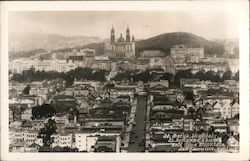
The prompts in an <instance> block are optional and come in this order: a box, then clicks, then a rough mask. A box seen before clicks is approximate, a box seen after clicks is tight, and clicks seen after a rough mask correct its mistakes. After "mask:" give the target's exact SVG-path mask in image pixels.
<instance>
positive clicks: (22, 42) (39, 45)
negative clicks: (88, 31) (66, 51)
mask: <svg viewBox="0 0 250 161" xmlns="http://www.w3.org/2000/svg"><path fill="white" fill-rule="evenodd" d="M100 41H101V40H100V38H99V37H91V36H62V35H56V34H48V33H10V35H9V51H11V52H19V51H30V50H37V49H43V50H47V51H50V50H52V49H53V50H55V49H61V48H68V47H69V48H70V47H75V46H80V45H85V44H89V43H93V42H100Z"/></svg>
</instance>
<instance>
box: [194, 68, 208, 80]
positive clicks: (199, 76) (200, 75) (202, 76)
mask: <svg viewBox="0 0 250 161" xmlns="http://www.w3.org/2000/svg"><path fill="white" fill-rule="evenodd" d="M194 77H195V78H197V79H199V80H206V76H205V72H204V70H200V71H198V72H197V73H195V74H194Z"/></svg>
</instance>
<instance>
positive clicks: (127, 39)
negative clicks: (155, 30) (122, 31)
mask: <svg viewBox="0 0 250 161" xmlns="http://www.w3.org/2000/svg"><path fill="white" fill-rule="evenodd" d="M126 42H130V31H129V28H128V26H127V29H126Z"/></svg>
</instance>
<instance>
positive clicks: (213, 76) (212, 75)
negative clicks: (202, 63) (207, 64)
mask: <svg viewBox="0 0 250 161" xmlns="http://www.w3.org/2000/svg"><path fill="white" fill-rule="evenodd" d="M205 80H209V81H212V82H219V81H220V75H219V74H218V73H216V72H214V71H207V72H206V73H205Z"/></svg>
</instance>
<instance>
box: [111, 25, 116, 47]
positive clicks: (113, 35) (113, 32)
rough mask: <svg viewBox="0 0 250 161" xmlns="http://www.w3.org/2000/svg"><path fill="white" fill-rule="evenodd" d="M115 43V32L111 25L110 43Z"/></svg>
mask: <svg viewBox="0 0 250 161" xmlns="http://www.w3.org/2000/svg"><path fill="white" fill-rule="evenodd" d="M114 42H115V30H114V28H113V25H112V29H111V43H114Z"/></svg>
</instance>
